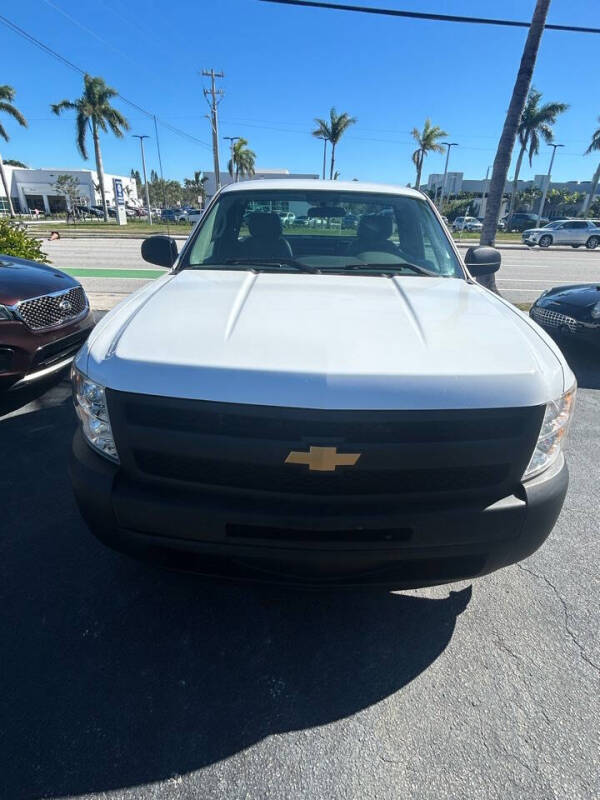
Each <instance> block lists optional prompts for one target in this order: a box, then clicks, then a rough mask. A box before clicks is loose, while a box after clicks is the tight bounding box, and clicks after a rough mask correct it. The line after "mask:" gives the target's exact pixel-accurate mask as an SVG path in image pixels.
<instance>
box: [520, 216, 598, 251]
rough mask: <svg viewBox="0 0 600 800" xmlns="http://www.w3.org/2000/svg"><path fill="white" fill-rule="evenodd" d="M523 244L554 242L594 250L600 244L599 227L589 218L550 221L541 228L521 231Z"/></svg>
mask: <svg viewBox="0 0 600 800" xmlns="http://www.w3.org/2000/svg"><path fill="white" fill-rule="evenodd" d="M522 239H523V244H526V245H527V246H528V247H535V246H536V245H539V247H543V248H546V247H551V246H552V245H555V244H562V245H571V247H581V246H582V245H585V246H586V247H587V249H588V250H595V249H596V248H597V247H598V245H600V228H599V227H598V226H597V225H596V223H595V222H594V221H593V220H591V219H566V220H558V221H557V222H550V223H549V224H548V225H545V226H544V227H543V228H530V229H529V230H526V231H523V236H522Z"/></svg>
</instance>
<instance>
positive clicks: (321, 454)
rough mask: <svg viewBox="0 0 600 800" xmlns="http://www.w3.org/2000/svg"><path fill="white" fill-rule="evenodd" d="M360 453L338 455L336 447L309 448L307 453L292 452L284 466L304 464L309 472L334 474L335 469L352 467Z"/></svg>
mask: <svg viewBox="0 0 600 800" xmlns="http://www.w3.org/2000/svg"><path fill="white" fill-rule="evenodd" d="M360 456H361V453H338V451H337V447H312V446H311V447H310V448H309V451H308V453H303V452H301V451H299V450H292V451H290V453H288V456H287V458H286V459H285V463H286V464H306V465H307V466H308V468H309V470H314V471H317V472H335V468H336V467H353V466H354V465H355V464H356V462H357V461H358V459H359V458H360Z"/></svg>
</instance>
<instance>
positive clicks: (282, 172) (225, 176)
mask: <svg viewBox="0 0 600 800" xmlns="http://www.w3.org/2000/svg"><path fill="white" fill-rule="evenodd" d="M204 175H205V177H206V178H208V180H207V181H206V184H205V185H206V199H207V201H208V200H210V199H211V197H212V196H213V195H214V194H215V192H216V191H217V183H216V181H215V173H214V172H205V173H204ZM277 178H302V179H304V180H313V179H314V180H318V179H319V175H317V174H314V173H299V172H290V171H289V169H257V170H256V172H255V173H254V175H253V176H252V177H251V178H240V179H239V180H240V181H242V180H253V181H258V180H261V179H262V180H275V179H277ZM230 183H233V178H232V177H231V175H230V174H229V173H228V172H221V186H227V185H228V184H230Z"/></svg>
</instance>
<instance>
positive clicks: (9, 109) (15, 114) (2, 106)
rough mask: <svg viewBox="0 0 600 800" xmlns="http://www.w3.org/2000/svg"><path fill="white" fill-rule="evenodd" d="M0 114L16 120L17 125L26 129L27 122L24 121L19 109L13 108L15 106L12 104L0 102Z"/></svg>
mask: <svg viewBox="0 0 600 800" xmlns="http://www.w3.org/2000/svg"><path fill="white" fill-rule="evenodd" d="M0 112H4V113H5V114H8V115H9V117H12V118H13V119H14V120H16V121H17V122H18V123H19V125H22V126H23V128H26V127H27V120H26V119H25V117H24V116H23V114H21V112H20V111H19V109H18V108H15V106H13V104H12V103H6V102H4V101H0Z"/></svg>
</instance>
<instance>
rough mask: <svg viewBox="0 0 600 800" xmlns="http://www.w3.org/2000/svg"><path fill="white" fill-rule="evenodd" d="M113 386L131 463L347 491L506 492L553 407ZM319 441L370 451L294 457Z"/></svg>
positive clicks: (305, 489)
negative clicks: (158, 391) (172, 394)
mask: <svg viewBox="0 0 600 800" xmlns="http://www.w3.org/2000/svg"><path fill="white" fill-rule="evenodd" d="M107 397H108V403H109V410H110V416H111V422H112V426H113V431H114V434H115V438H116V442H117V448H118V451H119V454H120V457H121V465H122V469H123V471H124V473H126V474H127V475H129V477H131V478H133V479H135V480H146V481H154V482H156V481H159V482H164V481H167V482H169V483H172V484H179V485H187V486H196V487H199V488H203V489H204V488H206V489H212V490H219V491H237V492H240V491H243V492H253V493H264V494H265V495H266V493H270V494H271V495H274V494H278V495H282V496H288V497H293V496H304V497H308V496H317V497H320V498H323V499H324V498H325V497H326V496H329V497H331V498H332V499H333V498H344V499H345V501H346V500H347V501H348V502H353V501H355V500H356V501H358V499H359V498H368V497H373V498H376V497H377V498H382V497H383V496H384V495H387V496H390V497H394V498H400V497H406V498H409V499H410V498H413V499H419V498H423V499H424V500H427V501H430V500H433V499H435V498H436V497H439V498H440V499H443V500H444V501H448V500H450V499H452V498H453V497H454V496H455V495H456V494H457V493H460V494H461V495H465V494H467V495H472V494H476V495H477V496H483V495H485V498H486V499H491V500H493V499H494V498H500V497H503V496H505V494H506V493H507V492H509V491H513V490H515V488H516V487H517V486H518V484H519V482H520V478H521V475H522V474H523V472H524V470H525V467H526V466H527V463H528V461H529V458H530V457H531V453H532V452H533V448H534V445H535V442H536V439H537V435H538V432H539V430H540V425H541V421H542V417H543V411H544V408H543V406H534V407H529V408H508V409H482V410H458V411H329V410H326V411H321V410H313V409H298V408H278V407H269V406H248V405H236V404H225V403H212V402H205V401H198V400H179V399H174V398H164V397H152V396H148V395H136V394H129V393H123V392H116V391H113V390H107ZM311 446H313V447H335V448H337V452H338V453H360V458H359V459H358V460H357V462H356V464H355V465H354V466H341V467H337V468H336V469H335V471H328V472H319V471H316V470H310V469H309V468H308V466H307V465H305V464H297V463H285V462H286V458H287V456H288V454H289V453H290V451H292V450H294V451H300V452H303V453H306V452H308V451H309V448H310V447H311ZM336 502H337V501H336Z"/></svg>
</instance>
